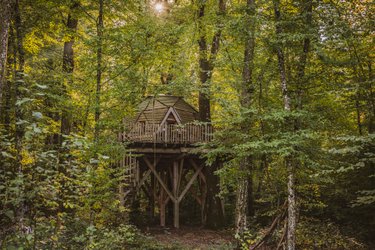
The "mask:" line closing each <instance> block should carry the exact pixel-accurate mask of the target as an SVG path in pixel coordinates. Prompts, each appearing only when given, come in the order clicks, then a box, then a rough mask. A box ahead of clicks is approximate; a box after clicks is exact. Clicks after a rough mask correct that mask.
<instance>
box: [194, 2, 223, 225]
mask: <svg viewBox="0 0 375 250" xmlns="http://www.w3.org/2000/svg"><path fill="white" fill-rule="evenodd" d="M218 5H219V6H218V9H219V12H218V15H221V16H223V15H224V14H225V12H226V3H225V0H219V2H218ZM205 8H206V1H204V0H200V1H199V6H198V11H197V17H198V20H197V22H198V30H199V33H200V37H199V40H198V45H199V80H200V84H201V90H200V91H199V97H198V103H199V117H200V119H201V120H202V121H205V122H209V121H210V120H211V112H210V82H211V78H212V71H213V69H214V62H215V60H216V56H217V53H218V51H219V45H220V38H221V30H222V24H221V23H218V24H217V26H218V27H217V31H216V33H215V34H214V36H213V38H212V43H211V46H210V47H211V48H210V49H209V46H208V43H207V37H206V27H205V26H204V24H203V18H204V16H205ZM216 170H217V165H216V164H215V165H214V166H212V167H208V168H207V169H206V171H207V175H206V176H207V195H206V202H205V205H206V207H205V209H204V215H203V219H204V220H203V224H204V225H205V226H208V227H212V228H214V227H218V226H221V225H222V224H223V223H224V211H223V208H222V206H221V200H220V198H219V197H217V194H218V193H219V192H220V186H219V183H220V179H219V177H218V176H217V175H215V174H214V172H215V171H216Z"/></svg>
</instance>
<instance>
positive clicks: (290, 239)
mask: <svg viewBox="0 0 375 250" xmlns="http://www.w3.org/2000/svg"><path fill="white" fill-rule="evenodd" d="M273 5H274V13H275V22H276V27H275V28H276V37H277V38H278V39H279V38H280V35H281V34H282V32H283V30H282V27H281V25H280V21H281V13H280V7H279V6H280V2H279V0H273ZM278 43H279V42H278ZM276 51H277V59H278V67H279V74H280V82H281V92H282V96H283V102H284V110H286V111H289V112H290V111H291V102H290V97H289V93H288V83H287V78H286V73H285V59H284V51H283V49H282V47H281V44H278V46H277V49H276ZM289 125H290V124H289ZM285 165H286V168H287V174H288V184H287V186H288V232H287V248H288V250H294V249H295V231H296V221H297V219H296V200H295V199H296V198H295V190H294V189H295V187H294V163H293V160H292V157H287V158H286V159H285Z"/></svg>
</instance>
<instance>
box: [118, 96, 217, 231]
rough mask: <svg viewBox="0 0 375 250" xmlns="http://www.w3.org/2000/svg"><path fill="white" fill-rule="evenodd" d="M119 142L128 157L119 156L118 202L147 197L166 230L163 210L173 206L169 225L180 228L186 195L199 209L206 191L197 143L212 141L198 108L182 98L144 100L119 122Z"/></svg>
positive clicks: (150, 210)
mask: <svg viewBox="0 0 375 250" xmlns="http://www.w3.org/2000/svg"><path fill="white" fill-rule="evenodd" d="M120 139H121V140H122V141H123V142H127V143H128V144H129V148H131V153H130V154H127V155H125V156H124V157H123V159H122V161H121V166H122V167H123V168H125V173H126V175H125V177H124V183H122V185H121V186H120V200H121V203H122V204H125V203H126V202H130V201H131V200H132V199H133V200H134V199H137V198H138V197H140V195H139V194H140V192H143V193H144V195H143V197H147V199H148V204H149V207H148V209H149V212H150V214H151V216H154V215H155V214H156V213H157V214H158V215H159V217H160V225H161V226H166V206H167V205H168V204H169V203H173V226H174V227H175V228H179V226H180V204H181V202H182V201H183V199H184V197H185V196H186V195H191V196H192V197H194V199H195V200H196V202H197V203H198V204H199V206H200V208H201V219H202V221H204V213H203V211H204V207H205V200H206V193H207V182H206V177H205V171H204V168H205V164H204V161H203V160H202V159H201V158H200V154H199V152H197V150H196V148H197V144H199V143H207V142H209V141H210V140H211V139H212V126H211V125H210V124H209V123H203V122H199V120H198V112H197V110H196V109H195V108H194V107H193V106H191V105H190V104H189V103H187V102H186V101H185V100H184V99H183V98H182V97H179V96H172V95H158V96H149V97H146V99H145V100H144V101H143V102H142V103H141V104H140V105H139V107H138V113H137V115H136V116H135V117H133V118H127V119H124V132H123V133H121V135H120Z"/></svg>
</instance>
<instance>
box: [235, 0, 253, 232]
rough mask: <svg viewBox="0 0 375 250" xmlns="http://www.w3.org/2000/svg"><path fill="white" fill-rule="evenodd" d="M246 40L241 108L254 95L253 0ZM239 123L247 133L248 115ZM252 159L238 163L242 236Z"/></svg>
mask: <svg viewBox="0 0 375 250" xmlns="http://www.w3.org/2000/svg"><path fill="white" fill-rule="evenodd" d="M244 29H245V30H246V32H245V33H246V34H247V35H246V40H245V51H244V64H243V70H242V84H241V91H240V92H241V100H240V101H241V107H242V109H243V110H247V109H249V108H251V105H252V99H253V95H254V89H255V87H254V84H253V69H254V49H255V0H247V4H246V10H245V27H244ZM243 119H244V121H243V124H241V129H242V133H244V134H248V133H249V131H250V129H251V126H252V122H251V118H250V117H246V115H244V117H243ZM252 165H253V160H252V157H250V156H246V157H244V158H243V159H242V160H241V163H240V174H241V176H240V180H239V186H238V189H237V202H236V225H235V226H236V234H237V235H239V236H240V237H242V236H243V233H244V232H245V230H246V228H247V215H252V214H253V213H254V209H253V204H254V195H253V174H252V171H253V166H252Z"/></svg>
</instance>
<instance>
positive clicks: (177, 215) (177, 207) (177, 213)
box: [173, 161, 181, 228]
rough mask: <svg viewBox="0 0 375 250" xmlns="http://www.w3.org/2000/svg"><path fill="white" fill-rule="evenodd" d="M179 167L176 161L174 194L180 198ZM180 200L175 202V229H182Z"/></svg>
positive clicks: (174, 167)
mask: <svg viewBox="0 0 375 250" xmlns="http://www.w3.org/2000/svg"><path fill="white" fill-rule="evenodd" d="M179 175H181V173H179V167H178V162H177V161H174V162H173V194H174V196H175V197H178V191H179V190H178V186H179V185H178V181H179ZM179 203H180V202H179V200H178V199H176V200H175V201H173V226H174V227H175V228H179V227H180V205H179Z"/></svg>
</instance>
